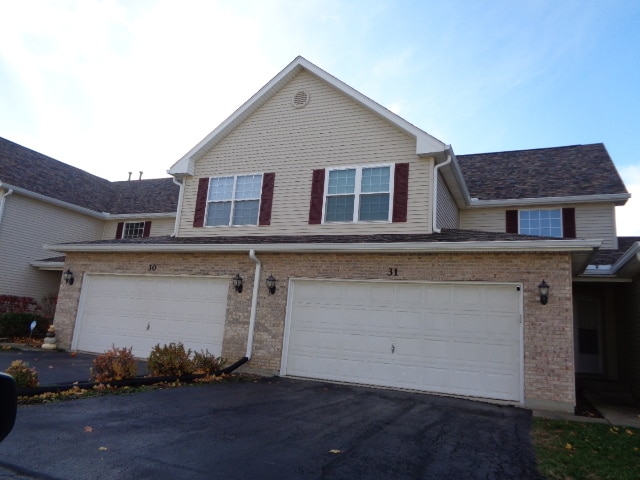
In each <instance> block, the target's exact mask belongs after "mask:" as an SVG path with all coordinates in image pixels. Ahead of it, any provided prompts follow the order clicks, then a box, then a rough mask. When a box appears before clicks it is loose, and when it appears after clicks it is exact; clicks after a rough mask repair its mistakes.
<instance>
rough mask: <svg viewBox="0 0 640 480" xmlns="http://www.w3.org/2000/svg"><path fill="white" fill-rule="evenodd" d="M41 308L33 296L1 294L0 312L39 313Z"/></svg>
mask: <svg viewBox="0 0 640 480" xmlns="http://www.w3.org/2000/svg"><path fill="white" fill-rule="evenodd" d="M41 310H42V309H41V308H40V306H39V305H38V302H36V301H35V300H34V299H33V298H31V297H18V296H16V295H0V314H3V313H37V314H40V312H41Z"/></svg>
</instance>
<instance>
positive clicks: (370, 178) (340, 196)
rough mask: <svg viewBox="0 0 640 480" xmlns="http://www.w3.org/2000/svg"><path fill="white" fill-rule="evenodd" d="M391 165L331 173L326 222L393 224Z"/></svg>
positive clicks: (329, 175) (328, 181)
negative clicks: (379, 222)
mask: <svg viewBox="0 0 640 480" xmlns="http://www.w3.org/2000/svg"><path fill="white" fill-rule="evenodd" d="M391 175H392V169H391V166H388V165H387V166H376V167H357V168H346V169H335V170H329V171H328V178H327V185H326V195H325V202H324V203H325V206H324V210H325V214H324V221H325V222H354V221H355V222H370V221H389V220H390V217H391V209H390V206H391V201H390V195H391Z"/></svg>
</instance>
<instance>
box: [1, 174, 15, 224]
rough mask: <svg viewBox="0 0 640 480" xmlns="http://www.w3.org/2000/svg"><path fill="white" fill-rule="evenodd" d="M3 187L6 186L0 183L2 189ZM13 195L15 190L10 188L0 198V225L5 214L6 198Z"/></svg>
mask: <svg viewBox="0 0 640 480" xmlns="http://www.w3.org/2000/svg"><path fill="white" fill-rule="evenodd" d="M2 186H4V185H3V184H2V183H0V187H2ZM12 193H13V189H12V188H10V189H8V190H7V191H6V192H4V193H3V194H2V195H1V196H0V223H1V222H2V214H3V213H4V202H5V198H7V197H8V196H9V195H11V194H12Z"/></svg>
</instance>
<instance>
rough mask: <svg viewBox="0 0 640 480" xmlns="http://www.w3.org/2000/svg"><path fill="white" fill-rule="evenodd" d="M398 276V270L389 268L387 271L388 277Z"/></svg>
mask: <svg viewBox="0 0 640 480" xmlns="http://www.w3.org/2000/svg"><path fill="white" fill-rule="evenodd" d="M397 276H398V269H397V268H389V270H388V271H387V277H397Z"/></svg>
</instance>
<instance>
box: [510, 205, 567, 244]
mask: <svg viewBox="0 0 640 480" xmlns="http://www.w3.org/2000/svg"><path fill="white" fill-rule="evenodd" d="M506 232H507V233H519V234H521V235H534V236H539V237H555V238H576V211H575V208H544V209H522V210H507V211H506Z"/></svg>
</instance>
